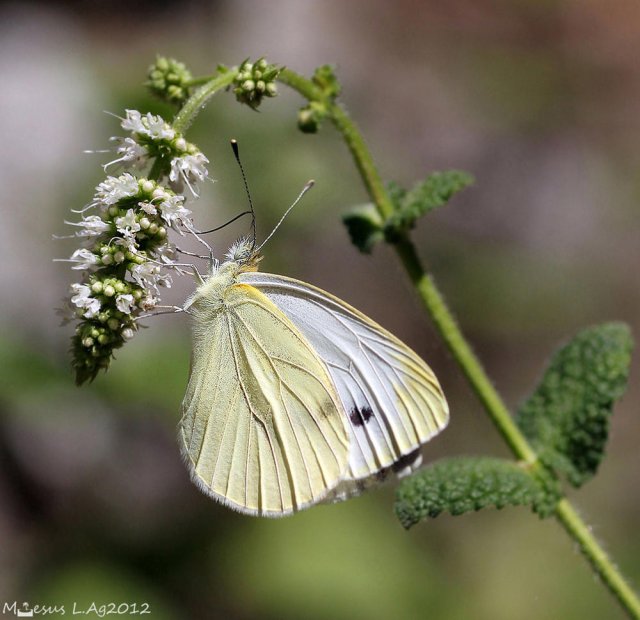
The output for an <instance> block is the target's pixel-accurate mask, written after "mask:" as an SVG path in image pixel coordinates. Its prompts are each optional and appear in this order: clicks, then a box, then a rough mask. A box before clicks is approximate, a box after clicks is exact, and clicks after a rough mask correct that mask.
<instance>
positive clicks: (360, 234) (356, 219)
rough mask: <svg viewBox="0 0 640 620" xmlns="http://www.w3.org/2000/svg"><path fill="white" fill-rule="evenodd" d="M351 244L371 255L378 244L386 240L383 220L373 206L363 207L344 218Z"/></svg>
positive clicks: (354, 209)
mask: <svg viewBox="0 0 640 620" xmlns="http://www.w3.org/2000/svg"><path fill="white" fill-rule="evenodd" d="M342 221H343V222H344V224H345V226H346V227H347V231H348V232H349V237H351V242H352V243H353V245H355V246H356V247H357V248H358V249H359V250H360V251H361V252H364V253H365V254H369V253H370V252H371V249H372V248H373V246H374V245H375V244H376V242H378V241H380V240H382V239H383V238H384V234H383V231H382V218H381V217H380V214H379V213H378V211H377V210H376V208H375V207H374V206H373V205H372V204H366V205H361V206H358V207H354V208H353V209H351V210H349V211H347V212H346V213H345V214H344V215H343V216H342Z"/></svg>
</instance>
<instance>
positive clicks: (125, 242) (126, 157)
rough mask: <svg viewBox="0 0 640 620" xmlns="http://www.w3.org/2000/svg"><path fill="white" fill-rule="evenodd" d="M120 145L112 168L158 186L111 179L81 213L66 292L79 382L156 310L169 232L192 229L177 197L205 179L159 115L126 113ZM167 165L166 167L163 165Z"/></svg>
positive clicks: (199, 159)
mask: <svg viewBox="0 0 640 620" xmlns="http://www.w3.org/2000/svg"><path fill="white" fill-rule="evenodd" d="M122 127H123V128H124V129H127V130H128V131H129V132H130V136H129V137H126V138H118V139H117V140H118V144H119V146H118V153H119V154H120V158H119V159H118V160H116V162H111V164H112V165H113V164H115V163H118V164H121V165H123V166H124V167H131V168H136V169H138V170H142V169H144V168H145V167H146V166H148V167H152V170H154V171H156V172H157V171H159V172H157V174H156V175H154V176H156V177H157V180H155V179H151V178H147V177H145V176H134V175H133V174H132V173H131V172H124V173H123V174H121V175H119V176H108V177H107V178H106V179H105V180H104V181H103V182H102V183H100V184H99V185H98V186H97V187H96V190H95V195H94V197H93V200H92V201H91V202H90V203H89V204H88V205H87V206H86V207H85V208H84V209H82V211H81V212H80V213H82V218H81V219H80V221H78V222H66V223H67V224H69V225H71V226H74V227H75V228H76V231H75V234H74V237H76V238H77V239H78V240H79V241H80V242H81V247H80V248H79V249H77V250H76V251H75V252H73V254H72V255H71V257H70V259H69V261H70V262H71V263H72V269H75V270H79V271H82V274H83V276H82V279H81V281H80V282H77V283H74V284H72V285H71V291H70V293H71V294H70V297H69V299H68V300H67V302H66V305H67V310H68V311H69V312H68V313H67V316H68V317H69V318H71V317H73V318H76V319H77V320H78V321H79V324H78V326H77V328H76V332H75V335H74V336H73V339H72V353H73V366H74V369H75V372H76V381H77V382H78V383H83V382H84V381H87V380H91V379H93V378H94V377H95V376H96V374H97V373H98V371H99V370H100V369H106V368H107V367H108V366H109V363H110V361H111V357H112V356H113V352H114V350H115V349H117V348H118V347H120V346H122V345H123V344H124V342H125V341H127V340H129V339H130V338H131V337H133V335H134V333H135V331H136V329H137V319H139V318H140V317H141V316H143V315H144V314H145V313H147V312H149V311H151V310H153V309H154V308H157V306H158V302H159V294H160V288H161V287H170V286H171V276H170V275H169V274H168V273H167V269H168V268H169V267H171V266H172V265H173V263H174V262H175V261H174V256H175V252H176V248H175V246H174V245H173V244H172V243H171V242H170V240H169V237H168V232H169V230H170V229H173V230H175V231H177V232H179V233H180V234H183V233H184V231H185V230H187V231H189V230H192V222H191V211H190V210H189V209H188V208H187V207H185V197H184V196H183V195H182V194H180V193H179V192H180V191H181V190H182V188H183V186H184V185H185V184H186V185H187V186H188V187H189V188H190V189H191V191H192V193H193V195H194V196H195V195H197V194H196V189H195V186H196V182H197V181H202V180H204V179H205V178H206V177H207V169H206V168H205V164H206V163H208V161H207V159H206V157H205V156H204V155H203V154H202V153H201V152H200V151H199V150H198V149H197V148H196V147H195V146H194V145H192V144H189V143H187V142H186V141H185V140H184V139H183V138H182V137H181V136H180V135H179V134H178V133H177V132H176V131H175V130H174V129H173V128H172V127H171V126H170V125H169V124H168V123H166V122H165V121H164V120H162V119H161V118H160V117H158V116H153V115H150V114H147V115H142V114H140V113H139V112H137V111H134V110H127V113H126V118H125V119H123V121H122ZM165 164H166V165H165Z"/></svg>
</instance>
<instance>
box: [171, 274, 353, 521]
mask: <svg viewBox="0 0 640 620" xmlns="http://www.w3.org/2000/svg"><path fill="white" fill-rule="evenodd" d="M205 302H207V300H206V298H205ZM201 305H202V306H203V308H204V310H202V308H199V307H198V303H194V304H193V305H192V306H191V308H192V311H193V314H194V317H195V325H194V349H193V354H192V362H191V373H190V378H189V385H188V387H187V392H186V395H185V398H184V400H183V403H182V420H181V423H180V437H181V443H182V448H183V453H184V455H185V458H186V460H187V462H188V465H189V467H190V470H191V474H192V477H193V479H194V480H195V481H196V483H197V484H198V486H200V488H201V489H202V490H203V491H204V492H205V493H207V494H209V495H212V496H213V497H215V498H217V499H219V500H220V501H222V502H223V503H226V504H227V505H230V506H231V507H233V508H235V509H237V510H240V511H241V512H246V513H249V514H255V515H265V516H279V515H285V514H289V513H291V512H292V511H294V510H299V509H301V508H304V507H305V506H307V505H310V504H313V503H316V502H318V501H321V500H322V499H323V498H324V497H326V496H327V494H328V493H329V492H330V491H331V489H333V488H335V487H336V485H337V484H338V483H339V481H340V480H341V479H342V478H343V477H344V475H345V472H346V471H347V469H348V431H347V426H346V423H345V421H344V413H343V412H342V409H341V405H340V400H339V398H338V395H337V394H336V392H335V388H334V386H333V383H332V381H331V378H330V377H329V374H328V372H327V370H326V367H325V366H324V364H323V363H322V362H321V361H320V359H319V358H318V356H317V354H316V353H315V352H314V350H313V348H312V347H311V346H310V345H309V343H308V342H307V340H306V339H305V338H304V337H303V336H302V335H301V334H300V332H299V330H298V329H297V328H296V327H295V325H294V324H293V323H292V322H291V321H290V320H289V319H288V318H287V317H286V316H285V315H284V314H283V313H282V312H281V311H280V310H279V309H278V308H277V307H276V306H275V305H274V304H273V303H272V302H271V301H270V300H269V299H268V298H267V297H266V296H265V295H263V294H262V293H260V292H259V291H258V290H256V289H255V288H253V287H252V286H247V285H246V284H232V285H231V286H229V287H227V288H226V289H225V290H224V295H223V302H222V303H221V304H219V307H218V306H215V304H213V305H214V306H215V309H213V310H212V309H211V308H210V307H208V306H207V303H204V304H201ZM209 306H212V304H211V303H210V304H209Z"/></svg>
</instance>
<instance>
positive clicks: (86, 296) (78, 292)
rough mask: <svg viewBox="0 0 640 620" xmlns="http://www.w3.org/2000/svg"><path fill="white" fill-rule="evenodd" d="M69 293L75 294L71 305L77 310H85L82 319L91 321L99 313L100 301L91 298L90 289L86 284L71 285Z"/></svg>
mask: <svg viewBox="0 0 640 620" xmlns="http://www.w3.org/2000/svg"><path fill="white" fill-rule="evenodd" d="M71 292H72V293H75V295H74V296H73V297H72V298H71V303H72V304H74V305H75V306H76V307H77V308H81V309H85V311H84V312H83V316H84V317H86V318H87V319H91V318H93V317H94V316H96V314H98V312H100V300H99V299H95V298H94V297H91V289H90V288H89V287H88V286H87V285H86V284H72V285H71Z"/></svg>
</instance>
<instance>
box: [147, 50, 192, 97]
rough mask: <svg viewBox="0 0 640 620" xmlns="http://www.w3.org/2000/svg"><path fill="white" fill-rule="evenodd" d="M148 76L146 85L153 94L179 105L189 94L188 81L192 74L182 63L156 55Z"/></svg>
mask: <svg viewBox="0 0 640 620" xmlns="http://www.w3.org/2000/svg"><path fill="white" fill-rule="evenodd" d="M148 78H149V79H148V81H147V86H148V88H149V90H151V92H152V93H153V94H154V95H156V96H158V97H160V99H165V100H166V101H168V102H169V103H175V104H178V105H179V104H181V103H183V102H184V101H185V100H186V99H187V97H188V95H189V83H190V82H191V80H192V79H193V76H192V75H191V72H190V71H189V69H187V67H186V66H185V65H184V63H182V62H179V61H177V60H175V59H174V58H165V57H164V56H158V58H156V61H155V62H154V63H153V64H152V65H151V66H150V67H149V72H148Z"/></svg>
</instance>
